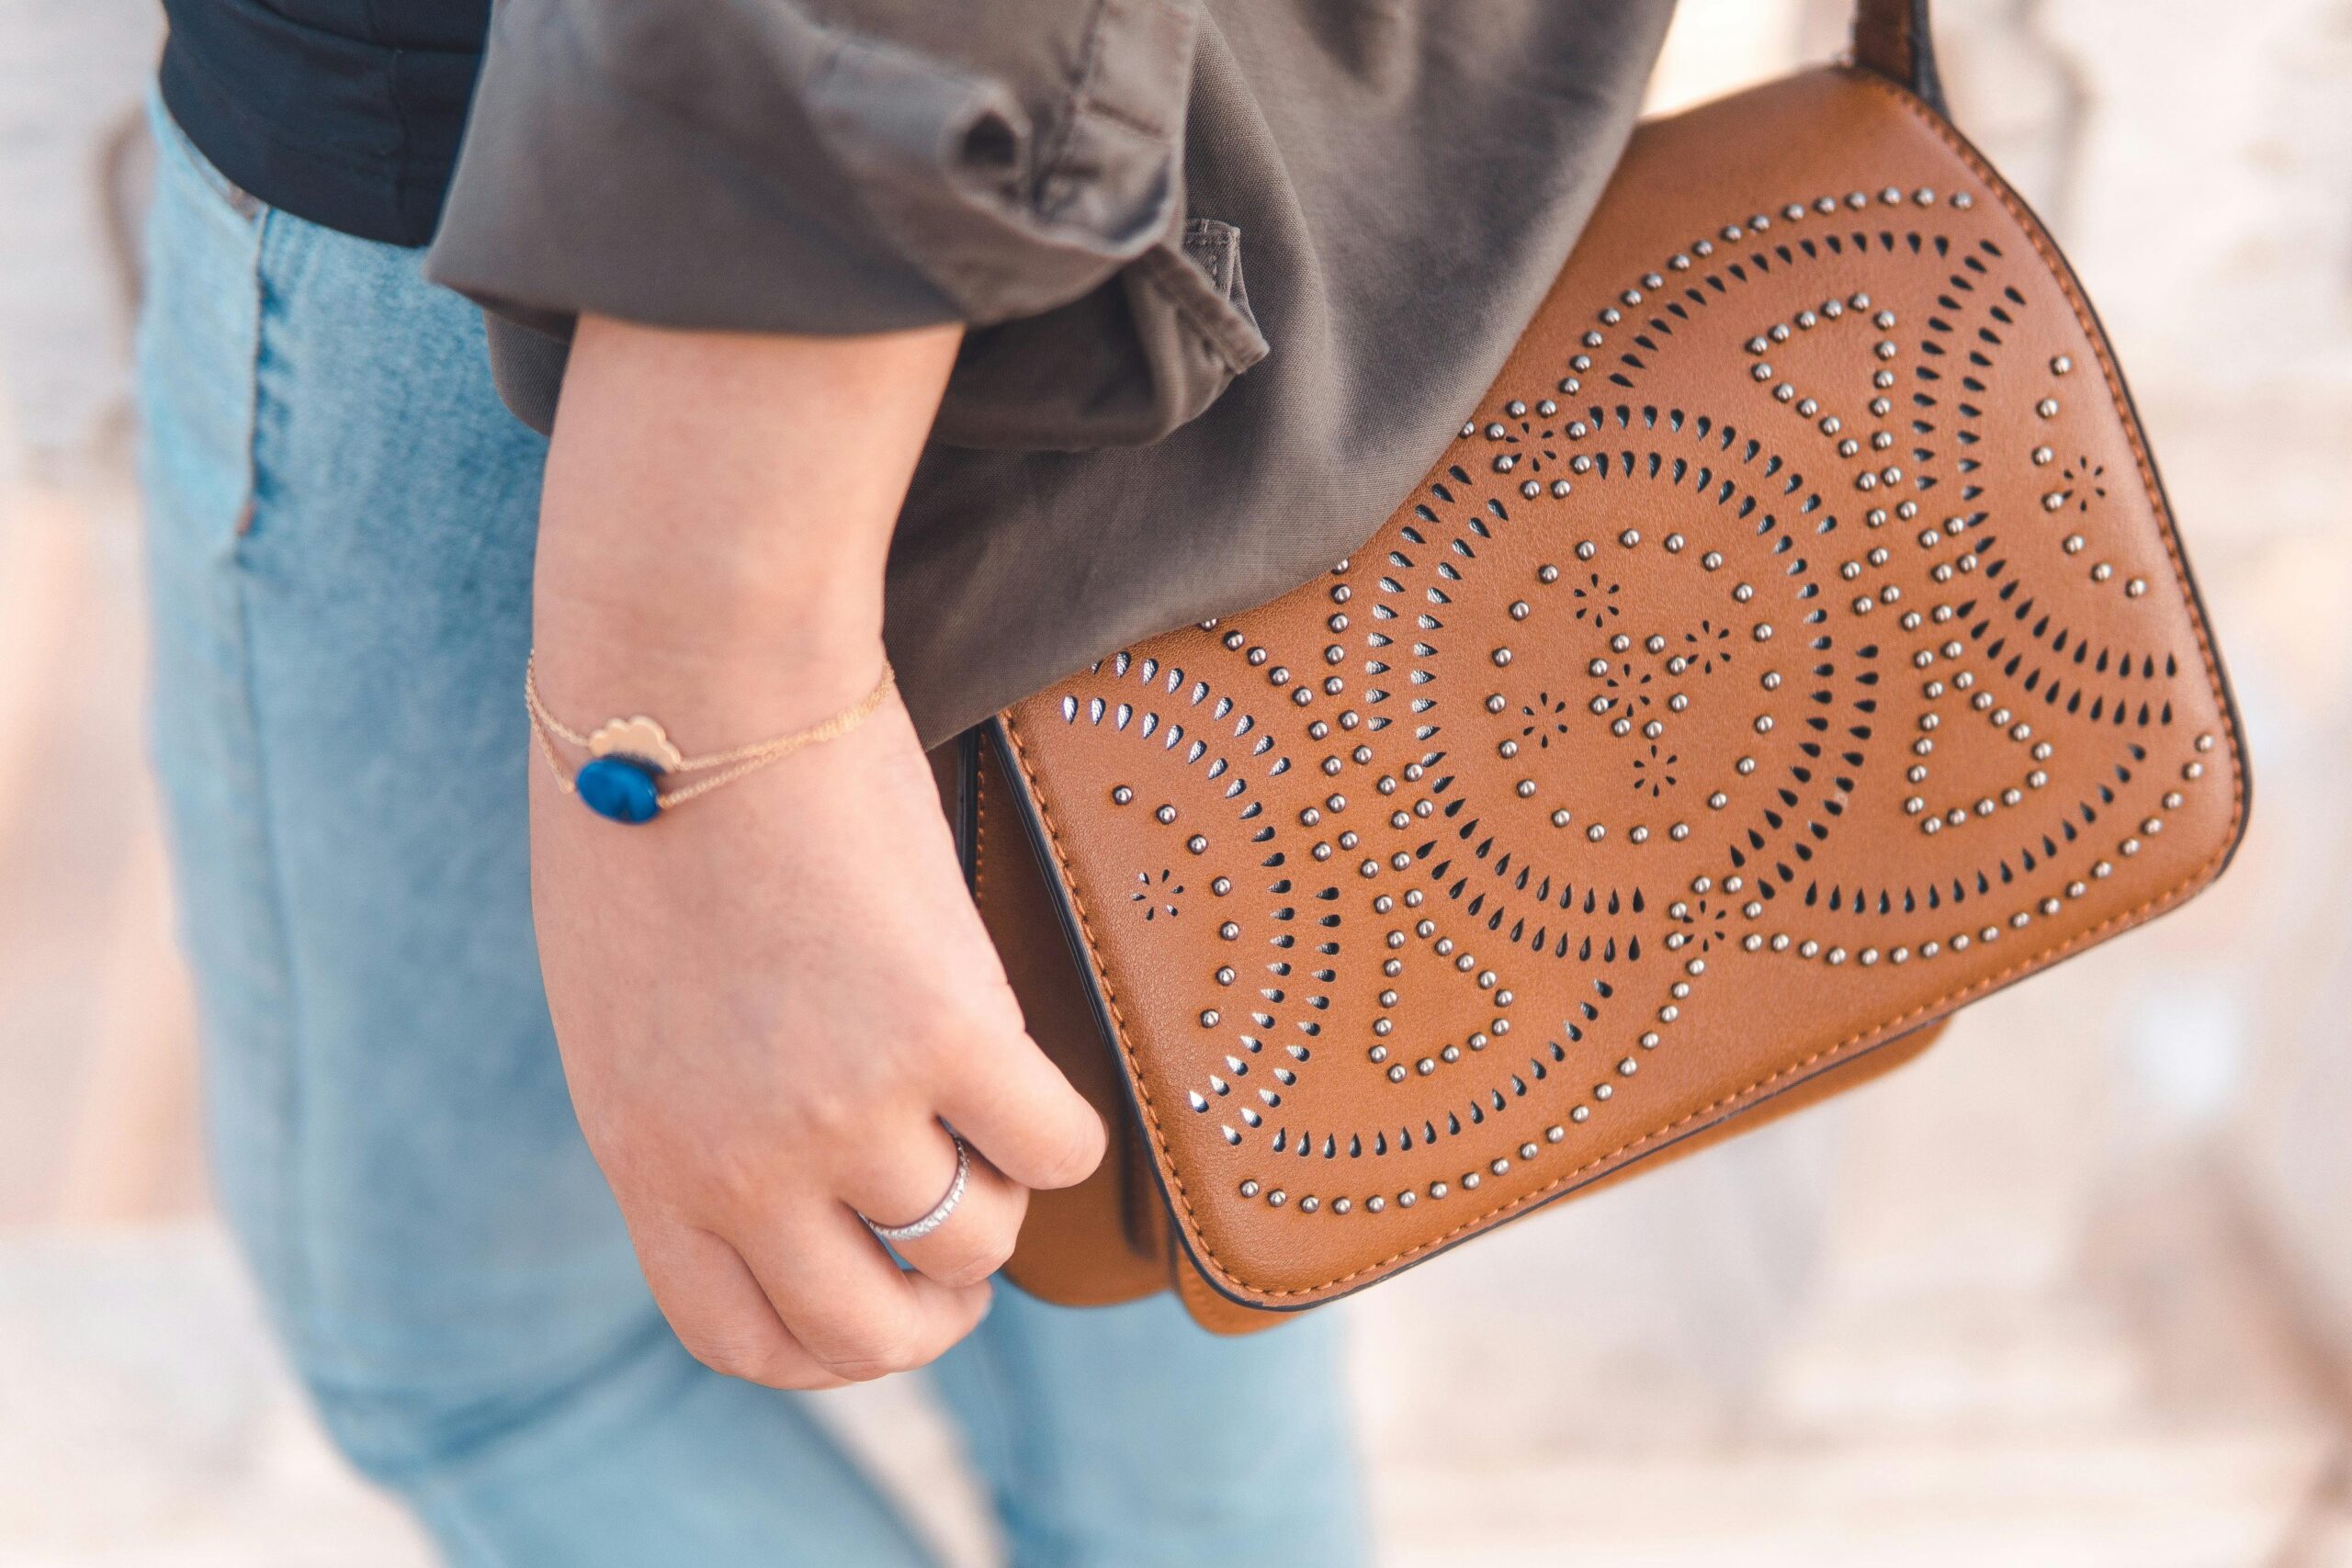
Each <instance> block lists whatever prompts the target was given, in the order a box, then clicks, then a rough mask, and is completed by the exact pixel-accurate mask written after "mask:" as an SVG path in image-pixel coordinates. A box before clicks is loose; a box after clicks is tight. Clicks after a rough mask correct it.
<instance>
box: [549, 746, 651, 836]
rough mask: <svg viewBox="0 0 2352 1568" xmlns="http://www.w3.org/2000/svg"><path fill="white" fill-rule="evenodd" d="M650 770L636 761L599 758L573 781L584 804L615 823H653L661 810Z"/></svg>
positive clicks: (619, 758) (625, 758)
mask: <svg viewBox="0 0 2352 1568" xmlns="http://www.w3.org/2000/svg"><path fill="white" fill-rule="evenodd" d="M654 779H655V775H654V772H653V770H652V769H651V768H649V767H647V766H646V765H645V764H644V763H643V762H640V761H638V760H637V759H636V758H634V757H599V758H597V759H595V761H592V762H590V763H589V764H588V765H587V766H586V767H584V768H582V769H581V770H580V772H579V774H578V775H577V776H576V777H574V778H573V779H572V781H571V785H572V787H573V788H574V789H576V790H578V791H579V792H580V799H581V802H582V804H583V805H585V806H586V807H588V809H589V810H591V811H593V812H594V813H595V814H596V815H597V816H599V817H605V818H611V819H612V820H613V821H615V822H650V821H652V820H653V818H655V817H656V816H657V815H659V814H660V812H661V810H662V792H661V786H660V785H659V784H656V783H655V782H654Z"/></svg>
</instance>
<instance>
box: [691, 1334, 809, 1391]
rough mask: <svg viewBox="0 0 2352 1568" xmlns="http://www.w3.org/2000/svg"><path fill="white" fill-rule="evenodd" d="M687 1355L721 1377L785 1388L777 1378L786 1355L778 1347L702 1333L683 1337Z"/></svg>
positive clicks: (782, 1371)
mask: <svg viewBox="0 0 2352 1568" xmlns="http://www.w3.org/2000/svg"><path fill="white" fill-rule="evenodd" d="M683 1343H684V1345H685V1347H686V1352H687V1354H689V1355H691V1356H692V1357H694V1359H695V1360H697V1361H700V1362H701V1363H702V1364H703V1365H704V1366H706V1367H708V1368H709V1369H710V1370H711V1371H714V1372H717V1373H718V1375H719V1376H721V1377H729V1378H737V1379H740V1380H741V1381H742V1382H755V1383H764V1384H767V1385H768V1386H770V1387H782V1386H784V1384H783V1383H782V1382H779V1381H778V1379H779V1377H780V1376H781V1375H782V1374H783V1373H784V1371H785V1368H784V1365H783V1358H781V1357H779V1356H777V1355H776V1354H775V1347H773V1346H770V1345H764V1344H760V1343H756V1342H754V1341H752V1340H749V1339H736V1338H729V1337H712V1336H707V1335H705V1336H699V1337H695V1338H693V1339H685V1340H683Z"/></svg>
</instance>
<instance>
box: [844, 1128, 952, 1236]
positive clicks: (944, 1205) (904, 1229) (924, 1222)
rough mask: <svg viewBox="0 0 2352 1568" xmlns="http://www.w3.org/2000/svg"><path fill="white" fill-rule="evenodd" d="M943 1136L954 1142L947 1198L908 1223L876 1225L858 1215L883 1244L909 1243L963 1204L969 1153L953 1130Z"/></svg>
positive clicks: (924, 1234) (929, 1230) (930, 1231)
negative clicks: (953, 1165)
mask: <svg viewBox="0 0 2352 1568" xmlns="http://www.w3.org/2000/svg"><path fill="white" fill-rule="evenodd" d="M947 1135H948V1136H949V1137H951V1138H954V1139H955V1140H956V1179H955V1180H953V1181H951V1182H949V1183H948V1184H947V1196H946V1197H944V1198H942V1199H941V1200H940V1201H939V1202H938V1203H937V1205H935V1206H934V1207H933V1209H932V1211H931V1213H928V1214H925V1215H924V1216H923V1217H922V1219H919V1220H917V1221H915V1222H914V1223H913V1224H904V1225H877V1224H875V1223H874V1222H873V1221H872V1220H868V1219H866V1218H865V1215H864V1214H860V1215H858V1218H859V1219H861V1220H865V1225H866V1228H867V1229H868V1230H870V1231H872V1232H873V1233H874V1234H875V1235H878V1236H880V1237H881V1238H882V1239H883V1240H884V1241H888V1242H893V1243H896V1242H901V1241H912V1240H914V1239H915V1238H916V1237H918V1236H926V1235H930V1234H931V1233H932V1232H933V1231H935V1230H937V1229H938V1228H939V1227H940V1226H942V1225H944V1224H946V1223H947V1216H948V1215H950V1214H953V1213H955V1212H956V1204H958V1203H960V1202H962V1201H964V1187H965V1184H966V1183H967V1182H968V1181H970V1180H971V1179H972V1151H971V1150H970V1149H969V1148H968V1147H967V1146H966V1145H965V1143H964V1140H963V1138H962V1137H961V1136H959V1135H958V1134H956V1130H955V1129H954V1128H952V1127H951V1128H949V1129H948V1132H947Z"/></svg>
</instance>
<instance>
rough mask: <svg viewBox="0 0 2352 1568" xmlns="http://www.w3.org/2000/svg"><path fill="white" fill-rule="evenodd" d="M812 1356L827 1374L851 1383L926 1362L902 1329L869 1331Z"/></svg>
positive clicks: (865, 1380)
mask: <svg viewBox="0 0 2352 1568" xmlns="http://www.w3.org/2000/svg"><path fill="white" fill-rule="evenodd" d="M812 1354H814V1355H815V1356H816V1358H817V1359H818V1361H819V1362H820V1364H821V1365H822V1366H823V1367H824V1369H825V1370H826V1371H829V1372H831V1373H832V1374H833V1375H834V1376H835V1377H838V1378H842V1379H845V1380H847V1381H848V1382H872V1381H873V1380H874V1379H876V1378H879V1377H888V1375H889V1374H891V1373H892V1372H903V1371H910V1369H912V1368H914V1367H917V1366H920V1365H921V1364H922V1361H923V1360H925V1359H927V1358H925V1357H924V1356H923V1355H922V1347H921V1346H920V1345H919V1344H918V1343H917V1342H916V1340H915V1337H914V1336H913V1335H912V1334H911V1333H909V1332H908V1331H906V1330H904V1329H876V1330H869V1331H867V1332H866V1333H865V1334H862V1335H859V1336H856V1337H854V1338H850V1339H845V1340H843V1341H842V1343H840V1344H837V1345H831V1346H828V1347H827V1348H824V1349H822V1350H818V1351H813V1352H812Z"/></svg>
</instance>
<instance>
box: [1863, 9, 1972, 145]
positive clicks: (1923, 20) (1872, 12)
mask: <svg viewBox="0 0 2352 1568" xmlns="http://www.w3.org/2000/svg"><path fill="white" fill-rule="evenodd" d="M1854 63H1855V64H1857V65H1859V66H1861V67H1862V68H1863V69H1865V70H1868V71H1875V72H1877V73H1879V74H1880V75H1882V76H1884V77H1886V78H1888V79H1889V80H1891V81H1894V82H1897V83H1900V84H1901V85H1904V86H1905V87H1908V88H1909V89H1910V90H1911V91H1912V92H1913V93H1914V94H1915V95H1917V96H1918V97H1919V99H1920V100H1921V101H1922V102H1924V103H1926V104H1927V106H1928V107H1929V108H1932V109H1934V110H1935V111H1936V112H1937V113H1938V114H1939V115H1944V116H1945V117H1946V118H1950V111H1949V110H1947V109H1946V108H1945V107H1944V88H1943V82H1942V80H1941V79H1940V78H1939V77H1938V76H1937V74H1936V40H1935V37H1934V34H1933V33H1932V32H1931V31H1930V30H1929V28H1928V0H1856V3H1855V6H1854Z"/></svg>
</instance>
